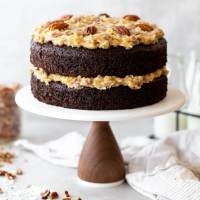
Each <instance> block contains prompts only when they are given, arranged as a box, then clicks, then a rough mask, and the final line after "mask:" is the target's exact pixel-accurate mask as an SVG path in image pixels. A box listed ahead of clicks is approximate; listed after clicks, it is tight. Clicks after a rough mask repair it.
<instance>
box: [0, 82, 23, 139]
mask: <svg viewBox="0 0 200 200" xmlns="http://www.w3.org/2000/svg"><path fill="white" fill-rule="evenodd" d="M18 89H19V84H13V85H10V86H8V85H0V143H3V142H5V141H10V140H13V139H15V138H17V137H18V136H19V134H20V129H21V112H20V110H19V108H18V107H17V105H16V103H15V94H16V92H17V90H18Z"/></svg>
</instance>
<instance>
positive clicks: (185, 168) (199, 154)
mask: <svg viewBox="0 0 200 200" xmlns="http://www.w3.org/2000/svg"><path fill="white" fill-rule="evenodd" d="M84 140H85V139H84V137H83V136H81V135H80V134H78V133H76V132H72V133H69V134H67V135H65V136H64V137H62V138H59V139H58V140H55V141H51V142H48V143H46V144H42V145H33V144H31V143H29V142H28V141H26V140H19V141H17V142H16V143H15V145H16V146H20V147H23V148H24V149H27V150H30V151H32V152H34V153H36V154H37V155H38V156H40V157H41V158H43V159H45V160H47V161H49V162H51V163H54V164H58V165H63V166H68V167H77V164H78V158H79V156H80V152H81V149H82V146H83V143H84ZM120 147H121V150H122V154H123V157H124V160H125V162H126V163H127V164H128V170H127V174H126V180H127V182H128V183H129V184H130V186H131V187H132V188H134V189H135V190H137V191H138V192H140V193H142V194H143V195H146V196H148V197H149V198H151V199H157V200H200V182H199V177H200V131H181V132H178V133H175V134H172V135H171V136H169V137H168V138H166V139H163V140H158V141H156V140H151V139H148V138H146V137H129V138H125V139H123V140H122V141H121V142H120Z"/></svg>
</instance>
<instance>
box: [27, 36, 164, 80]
mask: <svg viewBox="0 0 200 200" xmlns="http://www.w3.org/2000/svg"><path fill="white" fill-rule="evenodd" d="M30 58H31V63H32V64H33V65H34V66H36V67H39V68H43V69H44V70H45V71H46V72H47V73H50V74H52V73H53V74H60V75H65V76H82V77H96V76H98V75H102V76H106V75H111V76H118V77H124V76H126V75H144V74H148V73H151V72H154V71H155V70H157V69H159V68H161V67H163V66H165V64H166V62H167V42H166V40H165V39H160V40H159V42H158V43H156V44H153V45H142V44H140V45H136V46H134V47H133V48H131V49H129V50H127V49H125V48H123V47H111V48H109V49H99V48H98V49H92V50H91V49H86V48H82V47H81V48H73V47H68V46H66V45H63V46H56V45H53V44H52V43H46V44H40V43H37V42H35V41H32V44H31V57H30Z"/></svg>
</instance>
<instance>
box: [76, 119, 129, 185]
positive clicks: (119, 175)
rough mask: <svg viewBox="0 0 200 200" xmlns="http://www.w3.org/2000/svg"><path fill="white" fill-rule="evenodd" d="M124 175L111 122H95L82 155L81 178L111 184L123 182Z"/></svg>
mask: <svg viewBox="0 0 200 200" xmlns="http://www.w3.org/2000/svg"><path fill="white" fill-rule="evenodd" d="M124 175H125V167H124V163H123V158H122V155H121V152H120V149H119V147H118V144H117V142H116V140H115V137H114V135H113V133H112V130H111V128H110V126H109V122H93V123H92V127H91V129H90V132H89V135H88V137H87V140H86V142H85V145H84V147H83V150H82V153H81V157H80V161H79V167H78V176H79V178H80V179H81V180H83V181H87V182H90V183H100V184H103V183H104V184H106V183H107V184H109V183H113V182H119V181H121V180H123V179H124Z"/></svg>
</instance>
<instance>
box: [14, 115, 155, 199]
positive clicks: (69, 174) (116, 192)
mask: <svg viewBox="0 0 200 200" xmlns="http://www.w3.org/2000/svg"><path fill="white" fill-rule="evenodd" d="M143 123H146V125H147V126H142V124H143ZM23 124H24V125H23V131H22V132H23V134H22V137H23V138H26V139H29V140H30V141H32V142H34V143H42V142H45V141H48V140H52V139H55V138H57V137H60V136H62V135H63V134H65V133H67V132H69V131H72V130H81V132H82V133H87V131H88V128H89V126H88V125H89V124H88V123H83V122H73V121H65V120H55V119H49V118H44V117H40V116H37V115H32V114H28V113H25V115H24V118H23ZM151 124H152V121H151V120H142V121H141V120H138V121H136V122H134V123H133V122H132V121H129V122H123V123H112V127H113V131H114V132H115V133H116V136H117V138H119V137H123V136H128V135H130V133H132V134H133V132H134V134H136V132H137V134H144V133H145V132H146V133H148V131H149V127H150V126H151ZM124 130H126V131H125V132H126V133H124ZM16 165H17V166H19V167H20V168H21V169H22V170H23V172H24V175H23V176H20V177H18V179H17V182H16V184H17V185H18V186H19V187H21V186H28V185H35V186H41V187H48V188H52V189H54V190H56V191H58V192H59V193H60V194H62V193H63V191H65V190H68V191H69V192H70V193H71V194H72V195H75V196H80V197H81V198H82V199H83V200H114V199H116V200H121V199H126V200H132V199H134V200H148V198H146V197H143V196H142V195H140V194H139V193H137V192H136V191H134V190H133V189H132V188H131V187H130V186H129V185H128V184H126V183H124V184H122V185H120V186H118V187H115V188H107V189H91V188H88V187H84V186H81V185H80V184H79V183H78V182H77V175H76V169H71V168H65V167H60V166H56V165H52V164H49V163H48V162H46V161H43V160H41V159H40V158H38V157H36V156H35V155H33V154H31V153H29V152H23V153H22V154H20V156H19V157H18V158H17V160H16Z"/></svg>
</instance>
